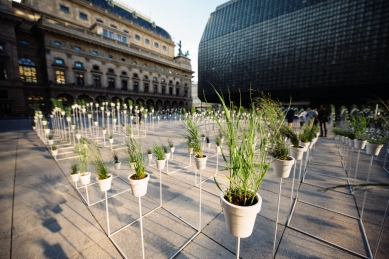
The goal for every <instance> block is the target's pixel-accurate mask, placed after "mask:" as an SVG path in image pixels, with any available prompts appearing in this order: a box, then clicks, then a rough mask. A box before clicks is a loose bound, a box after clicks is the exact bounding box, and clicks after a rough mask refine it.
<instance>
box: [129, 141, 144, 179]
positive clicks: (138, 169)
mask: <svg viewBox="0 0 389 259" xmlns="http://www.w3.org/2000/svg"><path fill="white" fill-rule="evenodd" d="M126 146H127V156H128V159H129V161H130V163H134V169H135V174H134V175H132V177H131V179H134V180H140V179H143V178H145V177H146V176H147V174H146V163H145V160H144V157H143V153H142V145H141V142H140V141H137V140H135V139H133V138H130V139H129V140H128V141H127V143H126Z"/></svg>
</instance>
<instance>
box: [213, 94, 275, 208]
mask: <svg viewBox="0 0 389 259" xmlns="http://www.w3.org/2000/svg"><path fill="white" fill-rule="evenodd" d="M215 92H216V94H217V95H218V97H219V100H220V102H221V107H222V111H224V113H225V114H224V115H225V126H224V123H221V122H220V119H219V118H218V117H217V116H216V115H213V116H214V119H215V121H216V123H217V124H218V126H219V129H220V132H221V135H222V136H223V137H224V138H225V139H226V145H227V147H228V149H227V150H228V154H229V156H227V155H226V154H225V151H224V150H222V156H223V160H224V162H225V164H226V167H227V168H226V169H225V170H228V171H229V174H228V176H227V179H228V181H229V187H228V188H227V189H225V190H223V189H221V187H220V185H219V183H218V181H217V179H216V178H214V181H215V183H216V185H217V187H218V188H219V189H220V190H221V191H222V192H223V193H224V198H225V199H226V200H227V201H228V202H230V203H232V204H235V205H240V206H251V205H253V204H255V203H256V202H257V201H256V196H255V195H256V193H257V191H258V189H259V186H260V184H261V182H262V180H263V178H264V177H265V175H266V172H267V171H268V169H269V167H270V162H269V161H268V160H267V147H266V145H259V149H258V150H257V152H255V150H254V144H255V141H256V137H257V139H258V140H260V141H262V140H264V139H266V137H267V136H266V135H267V134H266V131H265V127H264V123H263V113H261V112H258V113H256V112H255V110H256V109H255V107H254V104H253V103H252V104H250V105H251V108H252V109H250V110H249V111H248V114H249V115H250V116H251V118H250V120H248V121H247V122H245V123H244V124H242V123H243V115H242V113H237V115H236V116H235V118H233V117H232V113H231V112H230V111H231V110H232V109H233V107H232V105H233V104H232V102H228V101H227V103H229V104H230V106H227V105H226V102H225V101H224V98H223V96H222V95H221V94H220V93H219V92H217V91H216V90H215Z"/></svg>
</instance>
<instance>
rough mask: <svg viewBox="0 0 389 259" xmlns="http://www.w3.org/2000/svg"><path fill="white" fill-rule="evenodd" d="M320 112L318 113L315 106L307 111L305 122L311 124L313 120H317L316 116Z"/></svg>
mask: <svg viewBox="0 0 389 259" xmlns="http://www.w3.org/2000/svg"><path fill="white" fill-rule="evenodd" d="M317 115H318V113H317V108H316V107H314V108H313V109H312V110H309V111H308V112H307V116H306V117H307V119H306V120H305V124H307V125H310V123H311V120H313V121H315V118H316V117H317Z"/></svg>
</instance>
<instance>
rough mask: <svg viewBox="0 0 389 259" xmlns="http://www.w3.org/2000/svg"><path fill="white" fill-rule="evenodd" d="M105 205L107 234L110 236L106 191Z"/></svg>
mask: <svg viewBox="0 0 389 259" xmlns="http://www.w3.org/2000/svg"><path fill="white" fill-rule="evenodd" d="M105 207H106V212H107V231H108V236H110V235H111V231H110V229H109V214H108V199H107V191H105Z"/></svg>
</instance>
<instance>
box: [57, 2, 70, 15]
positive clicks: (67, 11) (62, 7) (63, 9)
mask: <svg viewBox="0 0 389 259" xmlns="http://www.w3.org/2000/svg"><path fill="white" fill-rule="evenodd" d="M59 10H60V11H62V12H64V13H70V8H69V7H67V6H65V5H62V4H60V5H59Z"/></svg>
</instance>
